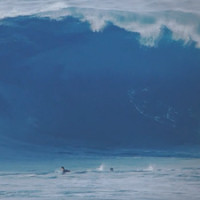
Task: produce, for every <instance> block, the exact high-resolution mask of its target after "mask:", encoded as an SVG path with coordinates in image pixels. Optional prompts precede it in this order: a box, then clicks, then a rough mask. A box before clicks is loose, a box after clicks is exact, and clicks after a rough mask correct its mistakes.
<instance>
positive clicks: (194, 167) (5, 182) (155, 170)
mask: <svg viewBox="0 0 200 200" xmlns="http://www.w3.org/2000/svg"><path fill="white" fill-rule="evenodd" d="M199 162H200V160H199V159H194V158H188V159H184V158H153V157H102V156H99V157H98V156H95V157H76V158H75V157H74V158H73V159H64V160H52V161H51V162H44V161H40V162H31V161H29V162H21V163H20V164H19V163H18V164H17V165H15V166H13V164H12V163H9V164H7V165H4V166H1V168H0V169H1V171H0V199H12V200H19V199H34V200H35V199H41V200H42V199H44V200H46V199H50V200H51V199H52V200H53V199H66V198H67V199H70V200H71V199H73V200H74V199H77V200H79V199H80V200H81V199H95V200H97V199H98V200H100V199H107V200H108V199H110V200H111V199H113V200H125V199H137V200H139V199H141V200H143V199H149V200H156V199H159V200H160V199H162V200H169V199H172V200H187V199H191V200H198V199H199V198H200V195H199V192H198V191H199V188H200V167H199ZM60 165H65V166H66V167H67V168H68V169H71V172H70V173H67V174H64V175H62V174H61V171H60ZM110 167H113V168H114V171H110V170H109V169H110ZM14 168H17V170H15V169H14Z"/></svg>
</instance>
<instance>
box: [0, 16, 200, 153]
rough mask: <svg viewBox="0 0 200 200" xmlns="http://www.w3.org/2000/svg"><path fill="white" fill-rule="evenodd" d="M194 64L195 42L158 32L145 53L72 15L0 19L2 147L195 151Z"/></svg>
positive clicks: (112, 29)
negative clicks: (30, 146)
mask: <svg viewBox="0 0 200 200" xmlns="http://www.w3.org/2000/svg"><path fill="white" fill-rule="evenodd" d="M199 63H200V50H199V49H198V48H195V43H192V42H191V43H189V44H187V45H184V42H183V41H181V40H180V41H174V40H173V39H172V33H171V32H170V30H169V29H167V28H166V27H163V28H162V34H161V36H160V39H159V40H158V41H157V43H156V45H155V46H154V47H146V46H143V45H141V44H140V42H139V34H137V33H134V32H128V31H126V30H124V29H120V28H119V27H116V26H114V25H113V24H112V23H110V24H108V25H107V26H106V28H105V29H104V30H102V31H100V32H92V31H91V29H90V27H89V24H88V23H87V22H81V21H79V20H78V19H75V18H72V17H68V18H64V19H62V20H60V21H56V20H50V19H48V18H37V17H16V18H7V19H4V20H1V25H0V138H1V145H2V146H14V145H16V143H18V142H19V143H22V144H24V145H27V146H29V145H39V146H40V145H42V146H43V147H44V146H47V147H52V146H60V147H69V146H75V147H79V146H81V147H86V148H88V147H92V148H98V149H99V148H100V149H106V148H110V149H112V148H113V149H114V148H115V149H116V148H133V149H134V148H142V149H152V148H153V149H168V150H169V149H171V148H176V147H179V146H184V147H196V146H199V144H200V134H199V130H200V129H199V128H200V127H199V119H200V106H199V102H200V87H199V85H200V79H199V77H200V66H199ZM13 143H14V145H13ZM27 146H26V148H27Z"/></svg>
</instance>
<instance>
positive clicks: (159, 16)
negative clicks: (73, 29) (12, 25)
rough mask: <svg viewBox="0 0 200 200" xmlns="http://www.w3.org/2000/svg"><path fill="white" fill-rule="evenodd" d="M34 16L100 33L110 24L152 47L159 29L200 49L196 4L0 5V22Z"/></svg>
mask: <svg viewBox="0 0 200 200" xmlns="http://www.w3.org/2000/svg"><path fill="white" fill-rule="evenodd" d="M22 15H23V16H27V15H37V16H41V17H50V18H54V19H60V18H62V17H64V16H73V17H76V18H79V19H80V20H82V21H87V22H89V23H90V25H91V29H92V31H101V30H103V28H104V27H105V26H106V25H107V24H108V23H112V24H114V25H116V26H118V27H121V28H123V29H125V30H127V31H131V32H137V33H139V34H140V36H141V37H140V42H141V44H143V45H147V46H155V44H156V43H157V40H159V38H160V36H161V35H162V27H163V26H164V27H167V28H168V29H169V30H171V31H172V37H173V39H174V40H183V41H184V43H185V44H187V43H190V42H191V41H193V42H195V43H196V47H198V48H200V3H199V2H198V1H196V0H191V1H178V0H177V1H172V0H162V1H161V2H160V1H158V0H149V1H146V0H141V1H139V0H125V1H114V0H109V1H106V0H103V1H98V0H93V1H92V0H84V1H81V0H73V1H72V0H57V1H55V0H47V1H45V2H44V1H41V0H31V1H28V2H27V1H25V0H14V1H11V0H8V1H3V2H0V19H3V18H6V17H16V16H22Z"/></svg>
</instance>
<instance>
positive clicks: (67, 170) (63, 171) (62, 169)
mask: <svg viewBox="0 0 200 200" xmlns="http://www.w3.org/2000/svg"><path fill="white" fill-rule="evenodd" d="M60 169H61V171H62V174H65V173H66V172H70V170H69V169H65V168H64V167H63V166H62V167H61V168H60Z"/></svg>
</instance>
